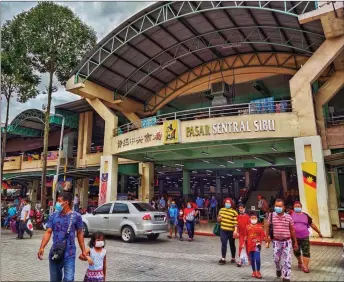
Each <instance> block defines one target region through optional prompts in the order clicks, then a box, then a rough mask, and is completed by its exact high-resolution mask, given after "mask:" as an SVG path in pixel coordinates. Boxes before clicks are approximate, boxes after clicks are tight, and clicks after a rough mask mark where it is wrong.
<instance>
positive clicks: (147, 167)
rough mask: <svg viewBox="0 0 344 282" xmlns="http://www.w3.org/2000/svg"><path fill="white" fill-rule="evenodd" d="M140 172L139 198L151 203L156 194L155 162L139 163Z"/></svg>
mask: <svg viewBox="0 0 344 282" xmlns="http://www.w3.org/2000/svg"><path fill="white" fill-rule="evenodd" d="M139 173H140V176H141V183H140V186H139V200H140V201H143V202H146V203H149V201H150V199H152V198H153V196H154V163H139Z"/></svg>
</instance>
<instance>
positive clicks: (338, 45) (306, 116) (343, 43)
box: [290, 36, 344, 136]
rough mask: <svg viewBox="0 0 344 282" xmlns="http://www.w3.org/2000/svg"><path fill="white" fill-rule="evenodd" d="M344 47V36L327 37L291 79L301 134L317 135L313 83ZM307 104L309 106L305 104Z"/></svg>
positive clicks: (291, 91)
mask: <svg viewBox="0 0 344 282" xmlns="http://www.w3.org/2000/svg"><path fill="white" fill-rule="evenodd" d="M343 49H344V36H341V37H338V38H333V39H326V40H325V42H324V43H323V44H321V46H320V47H319V48H318V49H317V50H316V51H315V53H314V54H313V55H312V57H310V58H309V59H308V61H307V62H306V63H305V64H304V65H303V66H302V68H301V69H300V70H299V71H298V72H297V73H296V74H295V75H294V76H293V78H292V79H291V80H290V96H291V99H292V107H293V111H295V112H297V114H298V116H299V126H300V135H301V136H315V135H317V125H316V119H315V114H314V103H313V94H312V89H311V85H312V84H313V83H314V82H315V81H316V80H317V79H318V78H319V77H320V75H321V74H322V72H323V71H324V70H325V69H326V68H327V67H328V66H329V65H330V64H331V63H332V62H333V60H334V59H335V58H336V57H337V56H338V55H339V54H340V53H341V52H342V50H343ZM305 105H307V107H306V106H305Z"/></svg>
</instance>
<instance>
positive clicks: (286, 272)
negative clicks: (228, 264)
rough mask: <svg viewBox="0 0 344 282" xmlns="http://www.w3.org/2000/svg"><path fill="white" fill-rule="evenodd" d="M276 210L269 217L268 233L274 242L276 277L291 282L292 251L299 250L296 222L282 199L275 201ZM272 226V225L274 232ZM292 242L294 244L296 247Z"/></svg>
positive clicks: (284, 281)
mask: <svg viewBox="0 0 344 282" xmlns="http://www.w3.org/2000/svg"><path fill="white" fill-rule="evenodd" d="M274 210H275V212H273V213H272V214H270V215H269V220H268V221H269V222H268V223H269V224H268V230H266V232H267V234H269V238H268V239H269V241H271V240H272V246H273V252H274V261H275V264H276V275H277V277H281V276H282V278H283V282H289V281H290V274H291V258H292V249H293V247H294V250H297V249H298V245H297V240H296V236H295V230H294V222H293V219H292V218H291V216H290V215H289V214H287V213H285V212H284V210H285V205H284V201H283V200H282V199H277V200H276V201H275V208H274ZM270 225H272V230H271V228H270ZM271 231H272V232H271ZM292 242H294V245H293V243H292ZM281 263H282V265H281Z"/></svg>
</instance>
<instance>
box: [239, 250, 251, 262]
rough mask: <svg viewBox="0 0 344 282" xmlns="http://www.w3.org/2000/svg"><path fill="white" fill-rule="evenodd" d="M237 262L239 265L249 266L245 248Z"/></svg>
mask: <svg viewBox="0 0 344 282" xmlns="http://www.w3.org/2000/svg"><path fill="white" fill-rule="evenodd" d="M239 262H240V264H241V265H248V264H249V262H248V256H247V253H246V249H245V248H242V249H241V253H240V257H239Z"/></svg>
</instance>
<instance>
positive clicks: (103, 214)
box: [87, 203, 112, 232]
mask: <svg viewBox="0 0 344 282" xmlns="http://www.w3.org/2000/svg"><path fill="white" fill-rule="evenodd" d="M111 206H112V203H108V204H105V205H102V206H100V207H99V208H97V209H96V210H95V211H94V212H93V214H92V215H90V216H89V217H88V218H87V219H88V225H89V226H88V229H89V232H96V231H102V232H106V231H108V229H109V214H110V210H111Z"/></svg>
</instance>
